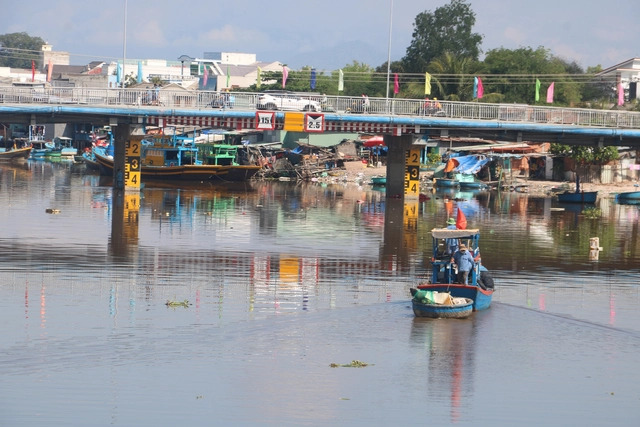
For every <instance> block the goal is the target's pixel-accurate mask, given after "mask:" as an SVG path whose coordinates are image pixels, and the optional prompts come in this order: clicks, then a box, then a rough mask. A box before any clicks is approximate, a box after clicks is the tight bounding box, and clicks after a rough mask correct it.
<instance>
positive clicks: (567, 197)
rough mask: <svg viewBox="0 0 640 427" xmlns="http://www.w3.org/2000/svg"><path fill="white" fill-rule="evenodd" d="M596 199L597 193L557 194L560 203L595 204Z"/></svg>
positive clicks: (574, 192)
mask: <svg viewBox="0 0 640 427" xmlns="http://www.w3.org/2000/svg"><path fill="white" fill-rule="evenodd" d="M597 198H598V192H597V191H580V192H576V191H565V192H564V193H559V194H558V201H559V202H561V203H595V202H596V199H597Z"/></svg>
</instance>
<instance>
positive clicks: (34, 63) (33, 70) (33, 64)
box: [31, 60, 36, 83]
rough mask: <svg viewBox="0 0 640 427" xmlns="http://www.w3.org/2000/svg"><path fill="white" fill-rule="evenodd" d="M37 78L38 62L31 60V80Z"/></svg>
mask: <svg viewBox="0 0 640 427" xmlns="http://www.w3.org/2000/svg"><path fill="white" fill-rule="evenodd" d="M35 80H36V62H35V61H34V60H31V82H32V83H33V82H34V81H35Z"/></svg>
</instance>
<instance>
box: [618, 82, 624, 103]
mask: <svg viewBox="0 0 640 427" xmlns="http://www.w3.org/2000/svg"><path fill="white" fill-rule="evenodd" d="M623 104H624V89H623V88H622V82H620V83H618V106H620V105H623Z"/></svg>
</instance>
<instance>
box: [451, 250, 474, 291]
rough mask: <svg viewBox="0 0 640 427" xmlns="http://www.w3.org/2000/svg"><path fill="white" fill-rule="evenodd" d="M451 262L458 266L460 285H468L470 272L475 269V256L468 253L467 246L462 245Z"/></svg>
mask: <svg viewBox="0 0 640 427" xmlns="http://www.w3.org/2000/svg"><path fill="white" fill-rule="evenodd" d="M451 262H455V264H456V265H457V266H458V283H462V284H465V285H466V284H467V281H468V279H469V272H470V271H471V269H472V268H473V264H474V261H473V256H472V255H471V254H470V253H469V251H467V246H466V245H465V244H464V243H460V245H459V246H458V250H457V251H456V253H454V254H453V257H451Z"/></svg>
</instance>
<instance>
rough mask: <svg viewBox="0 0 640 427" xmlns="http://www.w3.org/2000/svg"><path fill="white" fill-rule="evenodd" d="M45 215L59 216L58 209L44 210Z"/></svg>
mask: <svg viewBox="0 0 640 427" xmlns="http://www.w3.org/2000/svg"><path fill="white" fill-rule="evenodd" d="M44 211H45V212H46V213H48V214H59V213H60V209H51V208H47V209H45V210H44Z"/></svg>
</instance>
